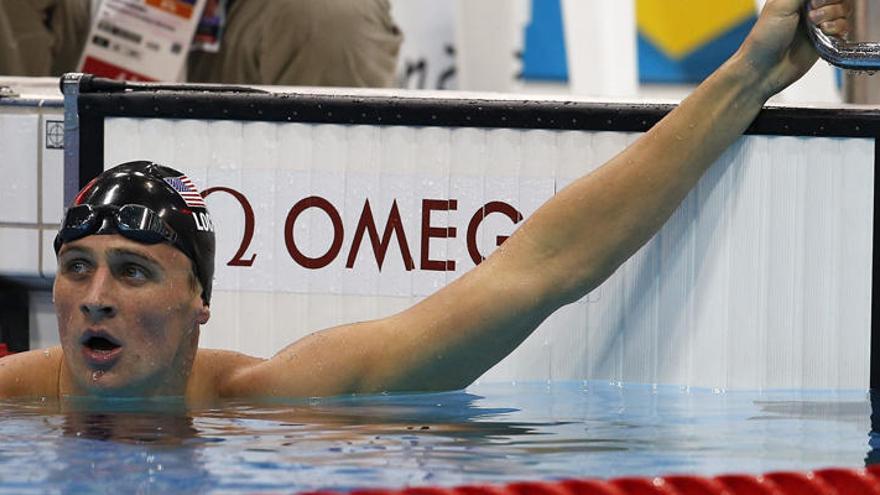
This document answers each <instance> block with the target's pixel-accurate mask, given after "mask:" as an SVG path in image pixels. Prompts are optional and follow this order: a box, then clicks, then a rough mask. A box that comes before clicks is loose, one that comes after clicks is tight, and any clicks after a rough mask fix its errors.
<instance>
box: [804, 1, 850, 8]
mask: <svg viewBox="0 0 880 495" xmlns="http://www.w3.org/2000/svg"><path fill="white" fill-rule="evenodd" d="M851 3H852V0H810V8H812V9H818V8H819V7H824V6H826V5H842V4H851Z"/></svg>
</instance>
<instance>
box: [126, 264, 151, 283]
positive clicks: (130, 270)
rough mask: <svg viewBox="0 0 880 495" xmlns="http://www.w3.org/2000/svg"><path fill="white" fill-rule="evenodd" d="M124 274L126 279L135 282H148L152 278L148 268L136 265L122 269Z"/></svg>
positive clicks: (129, 265)
mask: <svg viewBox="0 0 880 495" xmlns="http://www.w3.org/2000/svg"><path fill="white" fill-rule="evenodd" d="M122 274H123V275H124V276H125V277H126V278H130V279H133V280H147V279H148V278H150V272H149V271H148V270H147V269H146V268H144V267H142V266H140V265H135V264H128V265H125V266H124V267H123V268H122Z"/></svg>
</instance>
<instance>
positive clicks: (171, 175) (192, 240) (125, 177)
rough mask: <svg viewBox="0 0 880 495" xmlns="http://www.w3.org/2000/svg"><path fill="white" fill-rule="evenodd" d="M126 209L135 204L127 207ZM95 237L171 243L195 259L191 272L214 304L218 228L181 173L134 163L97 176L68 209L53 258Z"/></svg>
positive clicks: (195, 190) (200, 199)
mask: <svg viewBox="0 0 880 495" xmlns="http://www.w3.org/2000/svg"><path fill="white" fill-rule="evenodd" d="M127 205H131V206H129V207H128V208H124V207H125V206H127ZM108 212H112V213H113V215H112V216H111V215H109V214H108ZM132 219H133V220H134V221H132ZM169 228H170V230H171V231H170V232H169V231H168V229H169ZM96 234H120V235H123V236H125V237H127V238H129V239H133V240H136V241H138V242H144V243H155V242H163V241H164V242H168V243H170V244H171V245H173V246H174V247H176V248H177V249H179V250H180V251H181V252H183V253H184V254H186V255H187V257H189V259H190V260H192V264H193V272H194V273H195V276H196V278H197V279H198V280H199V282H201V284H202V299H203V300H204V301H205V304H210V302H211V286H212V285H213V280H214V242H215V241H214V225H213V222H212V220H211V217H210V215H209V214H208V209H207V206H206V205H205V201H204V199H202V196H201V194H200V193H199V191H198V190H197V189H196V187H195V186H194V185H193V183H192V181H190V180H189V178H187V177H186V175H184V174H183V173H181V172H178V171H177V170H174V169H172V168H169V167H165V166H162V165H158V164H156V163H153V162H148V161H135V162H127V163H123V164H121V165H117V166H116V167H113V168H111V169H109V170H106V171H104V173H102V174H101V175H99V176H97V177H95V178H94V179H93V180H92V181H91V182H89V184H88V185H86V187H84V188H83V189H82V191H80V192H79V194H77V196H76V199H75V200H74V201H73V204H72V205H71V206H70V208H68V210H67V213H66V214H65V218H64V221H63V222H62V225H61V229H60V230H59V232H58V236H57V237H56V238H55V254H56V255H57V254H58V252H59V250H60V249H61V246H62V245H63V244H64V243H65V242H69V241H72V240H74V239H78V238H81V237H85V236H87V235H96Z"/></svg>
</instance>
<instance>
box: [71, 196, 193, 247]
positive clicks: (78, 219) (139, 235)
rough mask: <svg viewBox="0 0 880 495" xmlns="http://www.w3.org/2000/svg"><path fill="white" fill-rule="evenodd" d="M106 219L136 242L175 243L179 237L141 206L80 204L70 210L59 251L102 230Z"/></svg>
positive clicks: (155, 214)
mask: <svg viewBox="0 0 880 495" xmlns="http://www.w3.org/2000/svg"><path fill="white" fill-rule="evenodd" d="M104 219H109V220H110V221H112V222H113V224H114V225H115V227H116V231H117V232H118V233H119V234H120V235H122V236H124V237H127V238H129V239H131V240H133V241H137V242H141V243H144V244H156V243H159V242H162V241H167V242H169V243H171V244H176V242H177V234H176V233H175V232H174V231H173V230H171V228H170V227H169V226H168V224H166V223H165V221H164V220H162V218H161V217H160V216H159V214H158V213H156V212H155V211H153V210H151V209H149V208H147V207H145V206H141V205H124V206H121V207H119V206H114V205H103V206H92V205H79V206H74V207H72V208H70V209H68V210H67V213H66V214H65V215H64V221H63V223H62V224H61V229H60V230H59V231H58V238H57V239H56V242H55V250H56V252H57V251H58V250H59V249H60V248H61V244H63V243H65V242H71V241H75V240H77V239H80V238H83V237H85V236H87V235H90V234H94V233H95V232H97V231H98V230H100V229H101V227H102V226H103V223H104Z"/></svg>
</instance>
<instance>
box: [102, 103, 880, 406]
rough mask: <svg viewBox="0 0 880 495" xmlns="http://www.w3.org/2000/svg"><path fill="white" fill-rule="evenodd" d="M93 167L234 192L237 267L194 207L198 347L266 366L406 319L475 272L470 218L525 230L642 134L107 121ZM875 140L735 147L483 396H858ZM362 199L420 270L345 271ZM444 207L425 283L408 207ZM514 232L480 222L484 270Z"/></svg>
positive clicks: (394, 250)
mask: <svg viewBox="0 0 880 495" xmlns="http://www.w3.org/2000/svg"><path fill="white" fill-rule="evenodd" d="M105 132H106V139H105V143H106V147H105V161H106V162H105V163H106V164H108V165H109V164H114V163H119V162H122V161H125V160H130V159H141V158H149V159H156V160H162V161H166V162H167V163H169V164H171V165H173V166H178V167H179V168H181V169H184V171H185V172H186V173H187V174H188V175H190V176H191V177H192V178H193V179H194V180H195V181H196V183H197V184H198V185H199V186H200V187H201V188H203V189H206V188H210V187H215V186H220V185H223V186H228V187H232V188H234V189H236V190H239V191H241V192H243V193H244V194H245V196H247V198H248V199H249V201H250V202H251V204H252V207H253V209H254V212H255V219H256V226H255V235H254V239H253V242H252V243H251V244H250V247H249V249H248V251H247V253H246V254H245V258H246V259H247V258H249V257H250V256H252V255H254V254H255V255H256V258H254V263H253V265H252V266H250V267H229V266H226V261H228V260H229V259H230V258H231V257H232V254H234V253H235V252H236V251H237V250H238V247H239V244H240V242H241V238H242V233H243V231H244V227H243V223H244V219H243V214H242V209H241V207H240V206H239V204H238V202H237V201H236V200H235V199H234V198H232V197H231V196H230V195H228V194H223V193H215V194H212V195H211V196H209V197H208V198H207V201H208V204H209V206H210V208H211V209H212V212H213V215H214V217H215V223H216V224H217V225H219V230H218V233H217V236H218V253H217V262H218V263H217V278H216V281H215V291H214V294H215V295H214V303H213V305H212V312H213V315H212V319H211V322H210V323H209V324H208V325H207V326H206V327H205V328H204V329H203V343H204V344H205V345H206V346H208V347H221V348H226V347H228V348H233V349H236V350H240V351H242V352H248V353H252V354H255V355H258V356H264V357H268V356H271V355H272V354H274V353H275V352H277V351H278V350H279V349H280V348H282V347H283V346H284V345H286V344H288V343H290V342H293V341H295V340H296V339H298V338H300V337H302V336H304V335H307V334H308V333H311V332H312V331H315V330H318V329H321V328H327V327H332V326H335V325H339V324H343V323H348V322H352V321H358V320H364V319H372V318H380V317H384V316H387V315H390V314H393V313H394V312H397V311H400V310H402V309H405V308H407V307H409V306H410V305H411V304H412V303H413V302H415V301H417V300H419V299H421V298H423V297H425V296H427V295H428V294H430V293H432V292H433V291H435V290H436V289H437V288H439V287H440V286H442V285H444V284H446V283H448V282H449V281H451V280H453V279H454V278H456V277H458V276H460V275H461V274H462V273H464V271H466V270H467V269H469V268H470V267H472V266H473V263H472V262H471V261H470V255H469V253H468V248H467V245H466V242H465V241H464V238H465V235H466V231H467V226H468V222H469V221H470V219H471V217H472V216H473V214H474V212H475V211H476V210H477V209H478V208H480V206H481V205H483V204H485V203H486V202H488V201H505V202H507V203H509V204H511V205H513V206H514V207H515V208H516V209H517V210H519V211H520V212H522V213H523V214H524V215H525V216H528V215H529V214H531V213H532V212H534V210H535V209H537V208H538V207H539V206H540V204H541V203H543V202H544V201H546V200H547V199H549V198H550V197H551V196H552V195H553V194H554V193H555V191H558V190H559V189H561V188H562V187H564V186H565V185H567V184H568V183H570V182H571V181H572V180H574V179H575V178H577V177H580V176H582V175H584V174H586V173H589V172H590V171H591V170H594V169H595V168H596V167H598V166H600V165H601V164H603V163H604V162H605V161H607V160H608V159H609V158H611V157H612V156H614V155H615V154H616V153H618V152H620V151H621V150H622V149H623V148H625V147H626V146H627V145H628V144H630V143H631V142H633V141H634V140H635V139H637V138H638V137H639V136H640V134H638V133H620V132H581V131H563V132H557V131H545V130H511V129H480V128H442V127H431V128H416V127H402V126H347V125H336V124H314V125H313V124H275V123H240V122H230V121H224V122H204V121H202V122H196V121H188V120H173V121H172V120H164V121H162V120H156V119H124V118H113V119H109V120H108V123H107V125H106V129H105ZM873 163H874V140H872V139H856V138H852V139H849V138H799V137H768V136H747V137H743V138H741V139H740V140H739V141H737V142H736V143H735V144H734V145H733V146H732V147H731V148H730V150H728V151H727V152H726V153H725V154H724V155H723V156H722V157H721V158H720V159H719V160H718V162H717V163H716V164H715V165H714V166H713V167H712V168H711V169H710V170H709V171H708V172H707V173H706V175H705V176H704V177H703V178H702V180H701V181H700V182H699V184H698V185H697V187H696V188H695V189H694V191H692V193H691V194H690V195H689V196H688V197H687V198H686V199H685V200H684V201H683V203H682V205H681V206H680V207H679V208H678V210H676V212H675V213H674V214H673V216H672V218H671V219H670V221H669V222H668V223H667V224H666V225H665V226H664V228H663V229H662V230H661V231H660V232H659V233H658V234H657V235H656V236H655V237H654V238H653V239H652V240H651V241H649V242H648V243H647V244H646V245H645V246H644V247H643V248H642V249H641V250H640V251H639V252H638V253H637V254H636V255H635V256H633V257H632V259H630V260H629V261H628V262H627V263H625V264H624V265H623V266H622V267H621V268H620V269H619V270H618V271H617V272H616V273H615V274H614V275H613V276H612V277H611V278H609V279H608V280H607V281H606V282H605V283H603V284H602V285H601V286H600V287H598V288H597V289H595V290H594V291H593V292H592V293H591V294H589V295H587V296H585V297H584V298H583V299H582V300H580V301H578V302H576V303H574V304H571V305H568V306H566V307H564V308H561V309H560V310H559V311H558V312H557V313H556V314H554V315H553V316H551V317H550V318H548V320H547V321H546V322H545V323H544V324H543V325H542V326H541V327H540V328H539V329H538V330H537V331H536V332H535V333H534V334H533V335H532V336H531V337H530V338H529V339H528V340H527V341H526V342H525V343H524V344H523V345H522V346H520V348H519V349H517V350H516V351H515V352H514V353H513V354H512V355H511V356H509V357H508V358H507V359H505V360H504V361H502V362H501V363H499V364H498V365H497V366H495V367H494V368H493V369H491V370H490V371H489V372H487V373H486V374H485V375H484V376H483V377H482V380H483V381H517V380H528V381H533V380H582V379H600V380H610V381H620V382H641V383H669V384H679V385H683V386H694V387H712V388H719V389H737V388H801V387H803V388H866V387H867V386H868V377H869V355H870V352H869V350H868V347H869V343H870V303H871V299H870V298H871V273H872V267H871V253H872V248H871V242H872V226H873V184H874V170H873ZM311 195H319V196H321V197H323V198H325V199H326V200H328V201H329V202H330V203H331V204H332V205H333V206H334V207H335V208H336V209H337V210H338V213H339V215H340V218H341V220H342V223H343V225H344V231H345V234H344V241H343V243H342V248H341V249H340V252H339V254H338V256H337V257H336V258H335V259H334V260H333V262H332V263H330V264H329V265H327V266H326V267H325V268H322V269H319V270H306V269H304V268H302V267H301V266H298V265H297V264H295V263H294V262H293V260H292V258H291V256H290V255H289V253H288V250H287V247H286V244H285V235H284V223H285V218H286V216H287V214H288V212H289V210H290V208H291V207H292V205H293V204H294V203H296V202H297V201H299V200H300V199H302V198H305V197H308V196H311ZM367 199H368V200H369V202H370V206H371V210H372V213H373V217H374V219H375V223H376V226H377V229H378V231H379V232H378V233H379V235H380V236H381V235H382V233H383V230H384V228H385V224H386V222H387V220H388V215H389V211H390V209H391V206H392V204H393V202H394V201H396V203H397V206H398V210H399V212H400V215H401V221H402V225H403V231H404V232H405V237H406V240H407V243H408V247H409V251H410V253H411V254H412V258H413V261H414V264H415V269H414V270H409V271H408V270H406V268H405V266H404V262H403V256H402V254H401V251H400V250H399V249H398V244H397V239H396V237H394V236H392V238H391V241H390V243H389V246H388V249H387V252H386V257H385V259H384V262H383V266H382V269H381V270H380V269H379V268H378V266H377V263H376V259H375V256H374V254H373V251H372V249H371V247H370V241H369V236H365V237H364V238H363V242H362V243H361V246H360V247H361V249H360V251H359V253H358V255H357V256H356V257H355V258H354V268H353V269H350V268H347V267H346V261H347V257H348V255H349V250H350V247H351V244H352V240H353V236H354V226H355V225H356V223H357V222H358V219H359V218H360V216H361V213H362V209H363V205H364V202H365V200H367ZM423 199H440V200H452V199H454V200H455V201H457V205H456V206H457V208H455V209H452V208H450V209H449V210H437V211H434V212H433V213H432V214H431V217H430V218H431V220H430V223H431V226H432V227H455V228H456V236H455V237H450V238H446V239H443V238H431V239H430V240H429V248H430V255H431V258H432V259H434V260H444V259H448V260H455V262H456V270H455V271H446V272H438V271H426V270H422V269H421V266H420V261H421V259H420V253H421V246H420V231H421V222H422V219H421V201H422V200H423ZM513 229H514V225H513V224H512V222H511V221H510V220H509V219H508V218H507V217H506V216H504V215H503V214H494V215H488V216H487V217H486V219H485V221H484V223H483V224H482V226H481V228H480V230H479V231H478V238H477V244H478V246H479V249H480V251H481V252H482V253H483V254H486V253H488V252H490V250H491V249H492V248H493V247H494V245H495V240H496V238H497V237H498V236H502V235H509V234H510V233H511V232H512V231H513ZM294 236H295V237H296V239H297V243H298V244H299V243H301V246H300V248H301V249H302V251H303V252H304V253H306V254H308V255H309V256H317V255H319V254H321V253H324V252H326V251H327V249H328V247H329V246H330V244H331V241H332V239H333V230H332V227H331V223H330V220H329V219H328V216H327V215H326V214H324V213H323V212H321V211H318V210H317V209H315V208H312V209H309V210H306V212H304V213H303V214H302V215H301V216H300V217H299V219H298V221H297V222H296V223H295V226H294Z"/></svg>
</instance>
